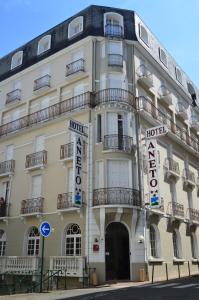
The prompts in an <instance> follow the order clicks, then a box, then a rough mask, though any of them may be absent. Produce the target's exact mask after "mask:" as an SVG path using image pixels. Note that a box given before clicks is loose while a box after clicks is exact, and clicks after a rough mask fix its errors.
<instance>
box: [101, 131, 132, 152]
mask: <svg viewBox="0 0 199 300" xmlns="http://www.w3.org/2000/svg"><path fill="white" fill-rule="evenodd" d="M103 146H104V147H103V150H104V151H113V152H125V153H129V154H130V153H132V151H133V146H134V145H133V138H132V137H130V136H127V135H118V134H110V135H105V136H104V143H103Z"/></svg>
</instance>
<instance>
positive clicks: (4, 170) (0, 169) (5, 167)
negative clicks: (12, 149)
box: [0, 159, 15, 175]
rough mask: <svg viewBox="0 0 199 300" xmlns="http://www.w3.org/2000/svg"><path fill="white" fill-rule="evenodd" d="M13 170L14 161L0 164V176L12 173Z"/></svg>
mask: <svg viewBox="0 0 199 300" xmlns="http://www.w3.org/2000/svg"><path fill="white" fill-rule="evenodd" d="M14 170H15V160H14V159H11V160H6V161H3V162H1V163H0V175H2V174H9V173H14Z"/></svg>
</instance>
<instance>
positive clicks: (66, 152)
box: [60, 141, 87, 159]
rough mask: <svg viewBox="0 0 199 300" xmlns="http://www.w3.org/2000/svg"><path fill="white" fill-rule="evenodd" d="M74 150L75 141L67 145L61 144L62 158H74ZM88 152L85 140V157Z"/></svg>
mask: <svg viewBox="0 0 199 300" xmlns="http://www.w3.org/2000/svg"><path fill="white" fill-rule="evenodd" d="M73 151H74V143H68V144H65V145H61V147H60V159H67V158H72V157H73V153H74V152H73ZM86 152H87V144H86V142H85V141H84V142H83V157H85V156H86Z"/></svg>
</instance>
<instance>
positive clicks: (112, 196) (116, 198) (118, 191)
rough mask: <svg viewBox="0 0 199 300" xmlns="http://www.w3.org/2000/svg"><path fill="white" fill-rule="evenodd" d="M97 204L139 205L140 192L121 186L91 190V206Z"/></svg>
mask: <svg viewBox="0 0 199 300" xmlns="http://www.w3.org/2000/svg"><path fill="white" fill-rule="evenodd" d="M97 205H119V206H122V205H130V206H139V207H140V206H141V198H140V192H139V191H138V190H135V189H129V188H122V187H112V188H103V189H96V190H94V192H93V206H97Z"/></svg>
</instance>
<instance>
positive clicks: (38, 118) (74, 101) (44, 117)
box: [0, 92, 91, 137]
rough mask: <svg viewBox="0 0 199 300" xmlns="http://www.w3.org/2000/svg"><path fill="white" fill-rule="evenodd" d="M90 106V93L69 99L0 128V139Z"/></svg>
mask: <svg viewBox="0 0 199 300" xmlns="http://www.w3.org/2000/svg"><path fill="white" fill-rule="evenodd" d="M85 106H89V107H90V106H91V93H90V92H86V93H84V94H81V95H78V96H74V97H72V98H70V99H67V100H64V101H61V102H58V103H56V104H54V105H52V106H49V107H47V108H44V109H42V110H39V111H36V112H35V113H32V114H30V115H26V116H24V117H22V118H20V119H17V120H15V121H12V122H9V123H6V124H4V125H1V126H0V137H2V136H5V135H7V134H9V133H12V132H16V131H18V130H21V129H24V128H29V127H32V126H33V125H36V124H40V123H43V122H46V121H51V120H53V119H55V118H57V117H59V116H61V115H63V114H65V113H69V112H71V111H73V110H75V109H77V108H82V107H85Z"/></svg>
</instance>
